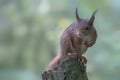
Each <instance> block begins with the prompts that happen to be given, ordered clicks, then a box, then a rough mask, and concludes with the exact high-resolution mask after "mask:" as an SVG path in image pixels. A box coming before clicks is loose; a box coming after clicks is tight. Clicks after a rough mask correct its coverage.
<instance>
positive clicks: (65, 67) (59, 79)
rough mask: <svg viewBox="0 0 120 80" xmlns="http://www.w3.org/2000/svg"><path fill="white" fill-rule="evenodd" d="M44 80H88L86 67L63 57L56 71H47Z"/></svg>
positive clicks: (74, 60) (43, 75) (75, 60)
mask: <svg viewBox="0 0 120 80" xmlns="http://www.w3.org/2000/svg"><path fill="white" fill-rule="evenodd" d="M42 79H43V80H88V78H87V75H86V67H85V66H84V65H83V64H80V63H78V61H77V59H72V58H69V57H68V56H66V57H63V58H62V59H61V61H60V62H59V63H58V66H57V68H56V69H54V70H48V71H45V72H44V73H43V74H42Z"/></svg>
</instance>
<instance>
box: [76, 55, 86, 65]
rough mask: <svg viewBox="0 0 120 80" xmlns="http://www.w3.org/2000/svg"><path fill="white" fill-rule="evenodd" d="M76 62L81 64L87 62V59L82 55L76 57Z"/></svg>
mask: <svg viewBox="0 0 120 80" xmlns="http://www.w3.org/2000/svg"><path fill="white" fill-rule="evenodd" d="M78 62H79V63H81V64H87V59H86V58H85V57H84V56H80V57H78Z"/></svg>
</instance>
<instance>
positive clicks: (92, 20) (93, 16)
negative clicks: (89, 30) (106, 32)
mask: <svg viewBox="0 0 120 80" xmlns="http://www.w3.org/2000/svg"><path fill="white" fill-rule="evenodd" d="M96 12H97V10H95V11H94V12H93V14H92V16H91V18H90V20H89V22H88V25H93V23H94V20H95V14H96Z"/></svg>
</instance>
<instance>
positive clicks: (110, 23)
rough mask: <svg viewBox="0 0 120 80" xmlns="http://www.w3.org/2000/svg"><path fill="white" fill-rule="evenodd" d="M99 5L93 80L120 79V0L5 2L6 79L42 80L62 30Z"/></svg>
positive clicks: (1, 67) (1, 75)
mask: <svg viewBox="0 0 120 80" xmlns="http://www.w3.org/2000/svg"><path fill="white" fill-rule="evenodd" d="M76 7H77V8H78V11H79V15H80V17H82V18H90V16H91V14H92V13H93V11H94V10H95V9H98V13H97V14H96V20H95V24H94V25H95V26H96V29H97V32H98V38H97V42H96V44H95V45H94V46H93V47H91V48H89V49H88V51H87V52H86V54H85V56H86V57H87V59H88V64H87V75H88V78H89V80H119V79H120V0H0V80H41V78H40V77H41V73H42V72H43V71H44V70H45V67H46V66H47V65H48V63H49V62H50V61H51V60H52V59H53V58H54V57H55V55H56V53H57V51H58V49H59V41H60V36H61V34H62V32H63V31H64V30H65V28H66V27H67V26H69V25H70V24H71V23H72V22H74V21H75V20H76V19H75V8H76Z"/></svg>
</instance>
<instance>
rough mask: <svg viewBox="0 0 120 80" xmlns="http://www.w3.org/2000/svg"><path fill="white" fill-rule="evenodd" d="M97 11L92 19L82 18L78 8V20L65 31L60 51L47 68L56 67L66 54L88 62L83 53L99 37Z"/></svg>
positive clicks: (82, 61) (84, 62) (81, 61)
mask: <svg viewBox="0 0 120 80" xmlns="http://www.w3.org/2000/svg"><path fill="white" fill-rule="evenodd" d="M95 13H96V11H94V12H93V14H92V16H91V18H90V19H82V18H80V17H79V15H78V11H77V8H76V12H75V14H76V19H77V21H75V22H73V23H72V24H71V25H70V26H68V27H67V28H66V29H65V31H64V32H63V34H62V36H61V39H60V51H59V53H58V55H57V56H56V57H55V58H54V59H53V61H52V62H51V63H50V64H49V65H48V67H47V70H49V69H54V68H55V67H56V66H57V63H58V62H59V61H60V59H61V58H62V57H63V56H66V55H68V56H69V57H71V58H77V59H78V62H80V63H83V64H86V63H87V60H86V58H85V57H84V56H82V54H84V53H85V52H86V51H87V49H88V47H91V46H93V45H94V44H95V42H96V39H97V32H96V29H95V27H94V25H93V23H94V20H95Z"/></svg>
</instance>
